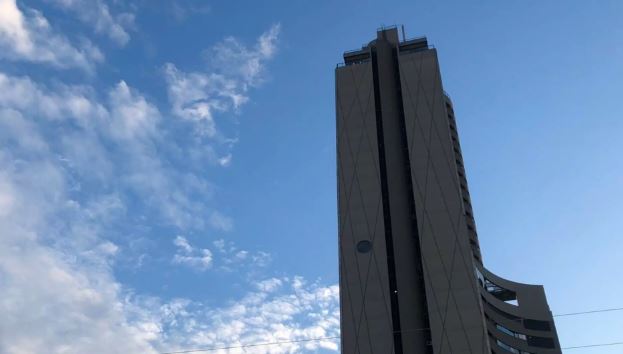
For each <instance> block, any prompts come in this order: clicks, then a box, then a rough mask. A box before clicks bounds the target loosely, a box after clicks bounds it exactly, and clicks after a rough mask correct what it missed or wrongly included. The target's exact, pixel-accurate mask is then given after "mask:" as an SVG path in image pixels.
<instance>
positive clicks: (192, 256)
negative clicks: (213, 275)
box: [173, 236, 212, 271]
mask: <svg viewBox="0 0 623 354" xmlns="http://www.w3.org/2000/svg"><path fill="white" fill-rule="evenodd" d="M173 244H174V245H175V246H176V247H177V251H176V253H175V255H174V256H173V263H175V264H182V265H186V266H188V267H191V268H193V269H195V270H198V271H204V270H207V269H209V268H210V267H212V252H211V251H210V250H209V249H207V248H203V249H197V248H194V247H192V246H191V245H190V244H189V243H188V240H186V238H185V237H183V236H177V237H175V240H173Z"/></svg>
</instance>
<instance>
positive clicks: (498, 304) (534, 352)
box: [474, 264, 561, 354]
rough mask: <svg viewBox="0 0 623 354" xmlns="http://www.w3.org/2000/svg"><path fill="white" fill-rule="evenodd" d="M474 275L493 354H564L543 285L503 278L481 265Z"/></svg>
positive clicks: (477, 267)
mask: <svg viewBox="0 0 623 354" xmlns="http://www.w3.org/2000/svg"><path fill="white" fill-rule="evenodd" d="M474 274H475V276H476V280H477V283H478V284H479V289H480V295H481V300H482V308H483V312H484V314H485V320H486V321H487V332H488V334H489V340H490V344H491V350H492V352H493V353H500V354H503V353H514V354H541V353H542V354H554V353H561V350H560V344H559V343H558V338H557V337H556V331H555V327H554V321H553V318H552V314H551V312H550V310H549V306H548V305H547V301H546V299H545V291H544V289H543V286H541V285H533V284H523V283H517V282H514V281H510V280H508V279H504V278H501V277H499V276H497V275H495V274H493V273H491V272H490V271H488V270H487V269H486V268H484V267H482V266H480V265H479V264H476V266H475V268H474Z"/></svg>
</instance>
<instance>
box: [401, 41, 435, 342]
mask: <svg viewBox="0 0 623 354" xmlns="http://www.w3.org/2000/svg"><path fill="white" fill-rule="evenodd" d="M392 54H393V59H394V63H395V65H394V75H395V78H396V84H397V87H396V92H397V93H398V95H397V96H398V107H399V109H400V111H399V113H400V130H401V134H400V142H401V145H402V147H403V148H402V152H403V154H404V155H403V158H404V160H405V161H407V164H406V165H405V174H406V177H407V187H408V188H409V192H410V193H409V214H410V215H411V229H412V230H413V233H414V234H413V238H414V239H415V255H416V257H417V259H418V262H417V275H418V281H419V283H420V289H422V293H421V294H420V295H421V298H420V299H421V302H420V303H419V304H418V306H419V308H421V309H427V308H428V302H427V300H426V284H425V282H424V269H423V266H424V265H423V262H424V259H423V258H422V250H421V247H420V232H419V229H418V222H417V213H416V207H415V198H414V193H413V180H412V176H411V158H410V156H409V144H408V142H407V140H408V139H407V126H406V120H405V110H404V105H403V100H402V87H401V80H400V63H399V62H398V50H397V49H394V50H393V53H392ZM424 317H425V321H426V326H425V328H428V329H427V330H426V337H427V338H426V339H427V341H429V342H430V340H431V332H430V319H429V318H428V311H424ZM428 352H429V353H431V352H432V346H428Z"/></svg>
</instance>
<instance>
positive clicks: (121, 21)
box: [47, 0, 134, 46]
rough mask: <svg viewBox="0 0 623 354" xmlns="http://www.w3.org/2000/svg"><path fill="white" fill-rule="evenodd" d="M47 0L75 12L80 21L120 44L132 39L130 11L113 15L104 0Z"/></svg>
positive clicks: (132, 16) (132, 21) (131, 16)
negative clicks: (129, 29)
mask: <svg viewBox="0 0 623 354" xmlns="http://www.w3.org/2000/svg"><path fill="white" fill-rule="evenodd" d="M47 1H48V2H51V3H53V4H54V5H56V6H58V7H60V8H62V9H64V10H66V11H68V12H71V13H73V14H75V15H76V16H77V18H78V19H79V20H80V21H82V22H84V23H85V24H87V25H89V26H92V27H93V29H94V30H95V32H96V33H100V34H104V35H107V36H108V37H109V38H110V39H111V40H113V41H114V42H115V43H117V44H118V45H121V46H123V45H125V44H127V43H128V42H129V41H130V34H129V33H128V28H132V27H133V26H134V14H132V13H130V12H122V13H119V14H116V15H113V14H111V11H110V8H109V6H108V4H107V3H106V2H104V1H103V0H88V1H87V0H47Z"/></svg>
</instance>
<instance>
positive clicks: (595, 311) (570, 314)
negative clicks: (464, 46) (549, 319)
mask: <svg viewBox="0 0 623 354" xmlns="http://www.w3.org/2000/svg"><path fill="white" fill-rule="evenodd" d="M621 310H623V307H618V308H613V309H603V310H593V311H584V312H571V313H562V314H560V315H554V316H553V317H564V316H576V315H586V314H589V313H599V312H611V311H621Z"/></svg>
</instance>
